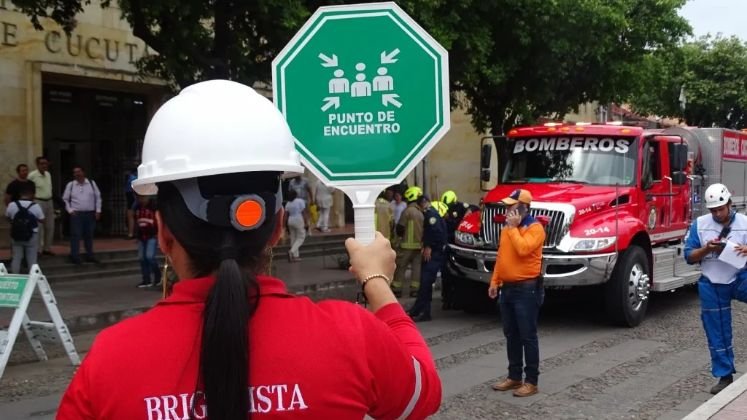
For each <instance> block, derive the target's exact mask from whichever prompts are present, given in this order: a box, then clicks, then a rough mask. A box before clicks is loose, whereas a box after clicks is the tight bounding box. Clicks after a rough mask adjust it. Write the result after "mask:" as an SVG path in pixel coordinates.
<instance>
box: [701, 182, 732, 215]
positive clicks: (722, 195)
mask: <svg viewBox="0 0 747 420" xmlns="http://www.w3.org/2000/svg"><path fill="white" fill-rule="evenodd" d="M729 200H731V193H730V192H729V190H728V189H727V188H726V185H724V184H713V185H711V186H710V187H708V188H707V189H706V192H705V204H706V207H708V208H709V209H713V208H716V207H721V206H725V205H726V204H728V203H729Z"/></svg>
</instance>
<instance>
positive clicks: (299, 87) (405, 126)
mask: <svg viewBox="0 0 747 420" xmlns="http://www.w3.org/2000/svg"><path fill="white" fill-rule="evenodd" d="M272 66H273V73H272V78H273V87H274V93H273V95H274V100H275V104H276V106H277V107H278V108H279V109H280V110H281V111H282V113H283V114H284V115H285V117H286V119H287V121H288V123H289V124H290V127H291V130H292V131H293V134H294V136H295V137H296V139H297V140H296V146H297V148H298V151H299V153H300V154H301V156H302V160H303V162H304V164H305V166H306V167H308V168H309V169H310V170H311V171H312V172H313V173H314V174H315V175H316V176H317V177H319V178H320V179H322V180H323V181H325V183H327V184H330V185H335V186H350V185H362V184H368V185H372V184H379V185H384V184H390V183H396V182H399V181H401V180H402V179H403V178H404V177H405V176H406V175H407V174H408V173H409V172H410V171H411V170H412V169H413V168H414V167H415V166H416V165H417V164H418V162H419V161H420V160H421V159H422V158H423V157H424V156H425V155H426V154H427V153H428V152H429V151H430V149H431V148H433V146H434V145H435V144H436V143H437V142H438V140H440V139H441V137H443V136H444V134H446V132H447V131H448V130H449V127H450V121H449V75H448V53H447V52H446V50H445V49H444V48H443V47H441V45H439V44H438V43H437V42H436V41H435V40H434V39H433V38H432V37H431V36H430V35H428V33H427V32H425V30H423V28H421V27H420V25H418V24H417V23H416V22H415V21H414V20H412V18H410V17H409V16H408V15H407V14H406V13H405V12H404V11H403V10H402V9H400V8H399V7H398V6H397V5H396V4H394V3H373V4H362V5H348V6H333V7H321V8H319V9H318V10H317V11H316V13H314V14H313V15H312V16H311V18H309V20H308V21H307V22H306V24H304V26H303V27H302V28H301V29H300V30H299V32H298V33H297V34H296V36H295V37H293V39H292V40H291V41H290V42H289V43H288V45H287V46H286V47H285V48H284V49H283V51H281V52H280V54H279V55H278V56H277V58H275V60H274V61H273V63H272ZM365 201H369V200H365Z"/></svg>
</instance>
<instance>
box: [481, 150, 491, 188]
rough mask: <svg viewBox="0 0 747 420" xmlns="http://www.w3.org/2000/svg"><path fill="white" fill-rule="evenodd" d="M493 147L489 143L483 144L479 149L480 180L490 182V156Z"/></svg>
mask: <svg viewBox="0 0 747 420" xmlns="http://www.w3.org/2000/svg"><path fill="white" fill-rule="evenodd" d="M492 154H493V148H492V146H490V145H489V144H483V145H482V149H481V150H480V180H481V181H483V182H490V158H491V156H492Z"/></svg>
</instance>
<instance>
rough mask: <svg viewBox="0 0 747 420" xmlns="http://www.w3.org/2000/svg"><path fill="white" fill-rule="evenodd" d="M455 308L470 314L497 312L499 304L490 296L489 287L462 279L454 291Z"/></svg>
mask: <svg viewBox="0 0 747 420" xmlns="http://www.w3.org/2000/svg"><path fill="white" fill-rule="evenodd" d="M454 301H455V308H458V309H462V310H464V312H467V313H468V314H484V313H490V312H495V310H496V307H497V302H496V300H495V299H491V298H490V296H488V285H487V284H485V283H480V282H476V281H470V280H464V279H461V280H460V281H458V283H457V285H456V287H455V290H454Z"/></svg>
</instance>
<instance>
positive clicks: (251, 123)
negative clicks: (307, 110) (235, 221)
mask: <svg viewBox="0 0 747 420" xmlns="http://www.w3.org/2000/svg"><path fill="white" fill-rule="evenodd" d="M294 142H295V139H294V137H293V134H291V131H290V128H289V127H288V123H287V122H286V121H285V118H284V117H283V115H282V114H281V113H280V111H278V109H277V108H275V106H274V105H273V104H272V102H270V100H269V99H267V98H265V97H264V96H262V95H260V94H259V93H257V92H256V91H254V89H252V88H250V87H248V86H245V85H242V84H240V83H236V82H231V81H228V80H210V81H207V82H201V83H197V84H194V85H192V86H189V87H187V88H185V89H183V90H182V91H181V92H180V93H179V94H178V95H177V96H175V97H174V98H171V99H170V100H169V101H168V102H166V103H165V104H164V105H163V106H162V107H161V108H160V109H159V110H158V111H157V112H156V114H155V115H154V116H153V119H152V120H151V122H150V124H149V125H148V131H147V132H146V134H145V142H144V144H143V155H142V159H143V163H142V164H141V165H140V166H139V167H138V178H137V180H135V181H134V182H133V183H132V187H133V189H134V190H135V192H136V193H138V194H143V195H152V194H155V193H156V192H157V191H158V188H157V187H156V183H157V182H164V181H176V180H180V179H187V178H196V177H202V176H210V175H219V174H229V173H237V172H257V171H277V172H285V173H302V172H303V167H302V166H301V163H300V162H299V156H298V152H296V149H295V146H294Z"/></svg>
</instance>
